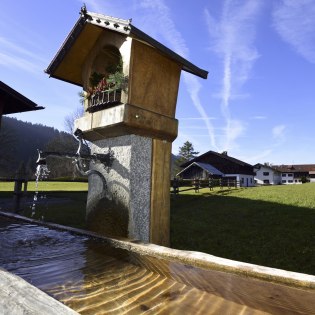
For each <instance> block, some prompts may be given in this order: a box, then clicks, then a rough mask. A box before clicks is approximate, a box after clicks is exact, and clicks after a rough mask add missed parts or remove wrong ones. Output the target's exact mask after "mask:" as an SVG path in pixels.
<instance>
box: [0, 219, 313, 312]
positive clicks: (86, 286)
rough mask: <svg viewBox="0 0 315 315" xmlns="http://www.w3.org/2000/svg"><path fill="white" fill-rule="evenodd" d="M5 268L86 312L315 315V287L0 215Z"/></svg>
mask: <svg viewBox="0 0 315 315" xmlns="http://www.w3.org/2000/svg"><path fill="white" fill-rule="evenodd" d="M0 244H1V250H0V267H2V268H4V269H7V270H8V271H10V272H12V273H14V274H17V275H19V276H21V277H22V278H24V279H25V280H27V281H28V282H30V283H31V284H33V285H34V286H36V287H38V288H40V289H41V290H43V291H44V292H46V293H48V294H49V295H51V296H53V297H54V298H55V299H57V300H59V301H61V302H63V303H65V304H66V305H68V306H69V307H71V308H72V309H74V310H76V311H77V312H79V313H81V314H144V313H145V314H268V313H269V314H315V299H314V297H315V294H314V290H302V289H296V288H290V287H287V286H284V285H277V284H272V283H268V282H264V281H260V280H255V279H248V278H246V277H242V276H238V275H234V274H229V273H225V272H220V271H213V270H205V269H202V268H196V267H193V266H189V265H184V264H181V263H178V262H175V261H171V260H170V261H168V260H164V259H156V258H153V257H151V256H146V255H139V254H136V253H131V252H130V251H126V250H122V249H116V248H112V247H110V246H109V245H108V244H106V243H104V242H103V241H102V240H100V239H97V238H91V237H88V236H84V235H75V234H73V233H70V232H68V231H60V230H55V229H51V228H48V227H45V226H41V225H37V224H32V223H29V222H23V221H19V220H12V219H9V218H5V217H2V216H0Z"/></svg>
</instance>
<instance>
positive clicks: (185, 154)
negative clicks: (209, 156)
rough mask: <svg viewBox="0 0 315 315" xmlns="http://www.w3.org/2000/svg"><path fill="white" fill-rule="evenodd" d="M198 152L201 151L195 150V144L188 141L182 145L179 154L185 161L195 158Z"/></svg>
mask: <svg viewBox="0 0 315 315" xmlns="http://www.w3.org/2000/svg"><path fill="white" fill-rule="evenodd" d="M198 154H199V152H196V151H195V149H194V146H193V144H192V143H191V142H189V141H186V142H185V143H184V144H183V146H182V147H179V152H178V155H179V156H180V157H181V158H182V160H183V161H184V162H185V161H189V160H191V159H193V158H195V157H196V156H197V155H198Z"/></svg>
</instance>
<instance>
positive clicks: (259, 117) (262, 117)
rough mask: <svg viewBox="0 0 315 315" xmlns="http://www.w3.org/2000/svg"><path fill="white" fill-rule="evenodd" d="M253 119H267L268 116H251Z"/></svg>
mask: <svg viewBox="0 0 315 315" xmlns="http://www.w3.org/2000/svg"><path fill="white" fill-rule="evenodd" d="M251 119H253V120H265V119H267V117H266V116H259V115H258V116H253V117H251Z"/></svg>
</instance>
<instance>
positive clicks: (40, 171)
mask: <svg viewBox="0 0 315 315" xmlns="http://www.w3.org/2000/svg"><path fill="white" fill-rule="evenodd" d="M49 173H50V171H49V169H48V167H47V165H44V164H39V165H37V167H36V172H35V178H36V181H35V193H34V197H33V203H32V205H31V209H32V212H31V217H34V216H35V214H36V204H37V203H38V198H39V189H38V184H39V182H40V181H42V180H44V179H47V177H48V175H49ZM40 198H41V199H46V195H42V196H41V197H40ZM41 219H42V220H44V216H42V218H41Z"/></svg>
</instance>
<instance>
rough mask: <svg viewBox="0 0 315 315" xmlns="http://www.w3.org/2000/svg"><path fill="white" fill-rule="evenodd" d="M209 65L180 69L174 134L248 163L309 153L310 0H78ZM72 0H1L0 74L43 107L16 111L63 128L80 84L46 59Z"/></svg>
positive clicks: (313, 25) (314, 151)
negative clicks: (199, 73)
mask: <svg viewBox="0 0 315 315" xmlns="http://www.w3.org/2000/svg"><path fill="white" fill-rule="evenodd" d="M85 3H86V5H87V9H88V10H89V11H92V12H99V13H103V14H105V15H111V16H115V17H120V18H125V19H128V18H132V19H133V24H134V25H135V26H136V27H138V28H140V29H141V30H142V31H144V32H146V33H148V34H149V35H151V36H152V37H154V38H155V39H157V40H158V41H160V42H162V43H163V44H164V45H166V46H168V47H169V48H171V49H173V50H174V51H176V52H177V53H179V54H180V55H182V56H184V57H185V58H187V59H188V60H190V61H191V62H192V63H194V64H196V65H197V66H199V67H200V68H203V69H205V70H208V71H209V76H208V79H207V80H203V79H200V78H198V77H195V76H193V75H191V74H188V73H185V72H182V76H181V82H180V89H179V95H178V101H177V110H176V118H177V119H179V134H178V138H177V139H176V140H175V141H174V143H173V152H174V153H175V154H176V153H177V152H178V148H179V146H181V145H182V144H183V143H184V142H185V141H186V140H189V141H191V142H192V143H193V145H194V147H195V149H196V150H197V151H199V152H200V153H204V152H206V151H208V150H214V151H218V152H221V151H228V154H229V155H230V156H233V157H236V158H239V159H242V160H244V161H246V162H248V163H251V164H254V163H257V162H270V163H273V164H304V163H315V145H314V144H315V139H314V134H315V132H314V131H315V123H314V118H315V106H314V105H315V104H314V103H315V86H314V85H315V1H314V0H267V1H266V0H212V1H210V0H209V1H201V0H195V1H180V0H168V1H166V0H128V1H127V0H115V1H105V0H87V1H85ZM81 6H82V2H81V1H78V0H67V1H65V0H46V1H42V0H28V1H23V0H15V1H12V0H2V1H1V11H0V80H1V81H3V82H5V83H6V84H8V85H10V86H11V87H13V88H14V89H16V90H17V91H19V92H21V93H22V94H24V95H25V96H27V97H28V98H30V99H31V100H33V101H34V102H35V103H37V104H39V105H41V106H45V107H46V109H45V110H43V111H38V112H31V113H23V114H22V113H21V114H17V115H15V117H17V118H18V119H21V120H24V121H30V122H33V123H41V124H44V125H47V126H53V127H55V128H57V129H59V130H62V129H64V118H65V116H66V115H68V114H69V113H71V112H74V111H75V110H76V108H77V107H78V106H79V97H78V92H79V91H80V88H78V87H76V86H73V85H70V84H68V83H65V82H62V81H58V80H56V79H53V78H49V77H48V76H47V75H46V74H45V73H44V72H43V71H44V69H46V68H47V66H48V65H49V63H50V61H51V60H52V58H53V56H54V55H55V53H56V52H57V50H58V48H59V47H60V45H61V44H62V42H63V40H64V39H65V37H66V36H67V34H68V33H69V31H70V30H71V28H72V27H73V25H74V23H75V22H76V20H77V19H78V17H79V14H78V13H79V10H80V7H81Z"/></svg>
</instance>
